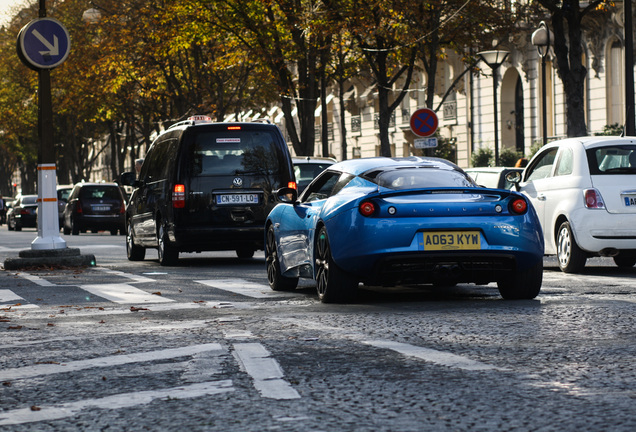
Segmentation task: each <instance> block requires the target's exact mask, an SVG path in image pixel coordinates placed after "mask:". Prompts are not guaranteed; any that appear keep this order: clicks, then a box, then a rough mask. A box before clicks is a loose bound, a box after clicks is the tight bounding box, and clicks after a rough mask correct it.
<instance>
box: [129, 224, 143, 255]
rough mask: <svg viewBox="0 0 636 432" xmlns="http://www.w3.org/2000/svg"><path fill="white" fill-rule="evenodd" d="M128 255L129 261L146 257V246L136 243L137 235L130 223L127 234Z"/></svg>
mask: <svg viewBox="0 0 636 432" xmlns="http://www.w3.org/2000/svg"><path fill="white" fill-rule="evenodd" d="M126 256H127V257H128V261H143V259H144V258H145V257H146V248H144V247H141V246H138V245H137V244H136V243H135V235H134V234H133V230H132V226H130V224H129V225H128V228H127V234H126Z"/></svg>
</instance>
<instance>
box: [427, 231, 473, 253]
mask: <svg viewBox="0 0 636 432" xmlns="http://www.w3.org/2000/svg"><path fill="white" fill-rule="evenodd" d="M417 234H418V239H417V240H418V241H417V243H418V246H419V250H425V251H433V250H435V251H438V250H478V249H481V235H480V234H479V231H429V232H426V231H425V232H419V233H417Z"/></svg>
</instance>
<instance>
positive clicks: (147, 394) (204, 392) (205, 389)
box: [0, 380, 235, 425]
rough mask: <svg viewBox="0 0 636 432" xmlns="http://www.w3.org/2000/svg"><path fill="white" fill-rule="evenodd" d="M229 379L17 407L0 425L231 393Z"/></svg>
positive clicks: (2, 416) (4, 415) (3, 415)
mask: <svg viewBox="0 0 636 432" xmlns="http://www.w3.org/2000/svg"><path fill="white" fill-rule="evenodd" d="M234 390H235V389H234V386H233V384H232V380H221V381H210V382H202V383H196V384H189V385H185V386H178V387H173V388H167V389H160V390H146V391H139V392H131V393H121V394H116V395H112V396H106V397H103V398H99V399H84V400H79V401H75V402H65V403H62V404H57V405H47V406H40V407H38V410H36V411H34V410H33V409H31V408H20V409H16V410H12V411H5V412H2V413H0V425H16V424H23V423H34V422H40V421H48V420H58V419H62V418H68V417H72V416H74V415H77V414H78V413H79V412H81V411H83V410H85V409H88V408H95V409H120V408H130V407H135V406H139V405H147V404H149V403H151V402H152V401H154V400H156V399H164V398H171V399H192V398H196V397H200V396H208V395H215V394H220V393H226V392H230V391H234Z"/></svg>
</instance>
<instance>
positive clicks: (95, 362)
mask: <svg viewBox="0 0 636 432" xmlns="http://www.w3.org/2000/svg"><path fill="white" fill-rule="evenodd" d="M205 351H217V352H218V353H219V354H222V353H224V352H225V351H224V350H223V348H222V347H221V344H218V343H209V344H201V345H191V346H186V347H181V348H169V349H165V350H159V351H150V352H142V353H135V354H120V355H114V356H107V357H98V358H94V359H88V360H76V361H71V362H67V363H61V364H40V365H33V366H24V367H20V368H13V369H4V370H0V381H11V380H16V379H24V378H33V377H36V376H42V375H54V374H60V373H66V372H74V371H78V370H85V369H93V368H103V367H111V366H119V365H124V364H129V363H141V362H148V361H156V360H166V359H171V358H177V357H185V356H191V355H193V354H198V353H201V352H205Z"/></svg>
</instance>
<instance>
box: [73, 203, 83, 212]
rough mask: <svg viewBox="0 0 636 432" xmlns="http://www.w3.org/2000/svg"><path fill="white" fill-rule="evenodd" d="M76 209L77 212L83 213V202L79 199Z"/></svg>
mask: <svg viewBox="0 0 636 432" xmlns="http://www.w3.org/2000/svg"><path fill="white" fill-rule="evenodd" d="M75 211H76V212H77V213H83V211H82V203H81V202H80V201H79V200H77V201H75Z"/></svg>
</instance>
